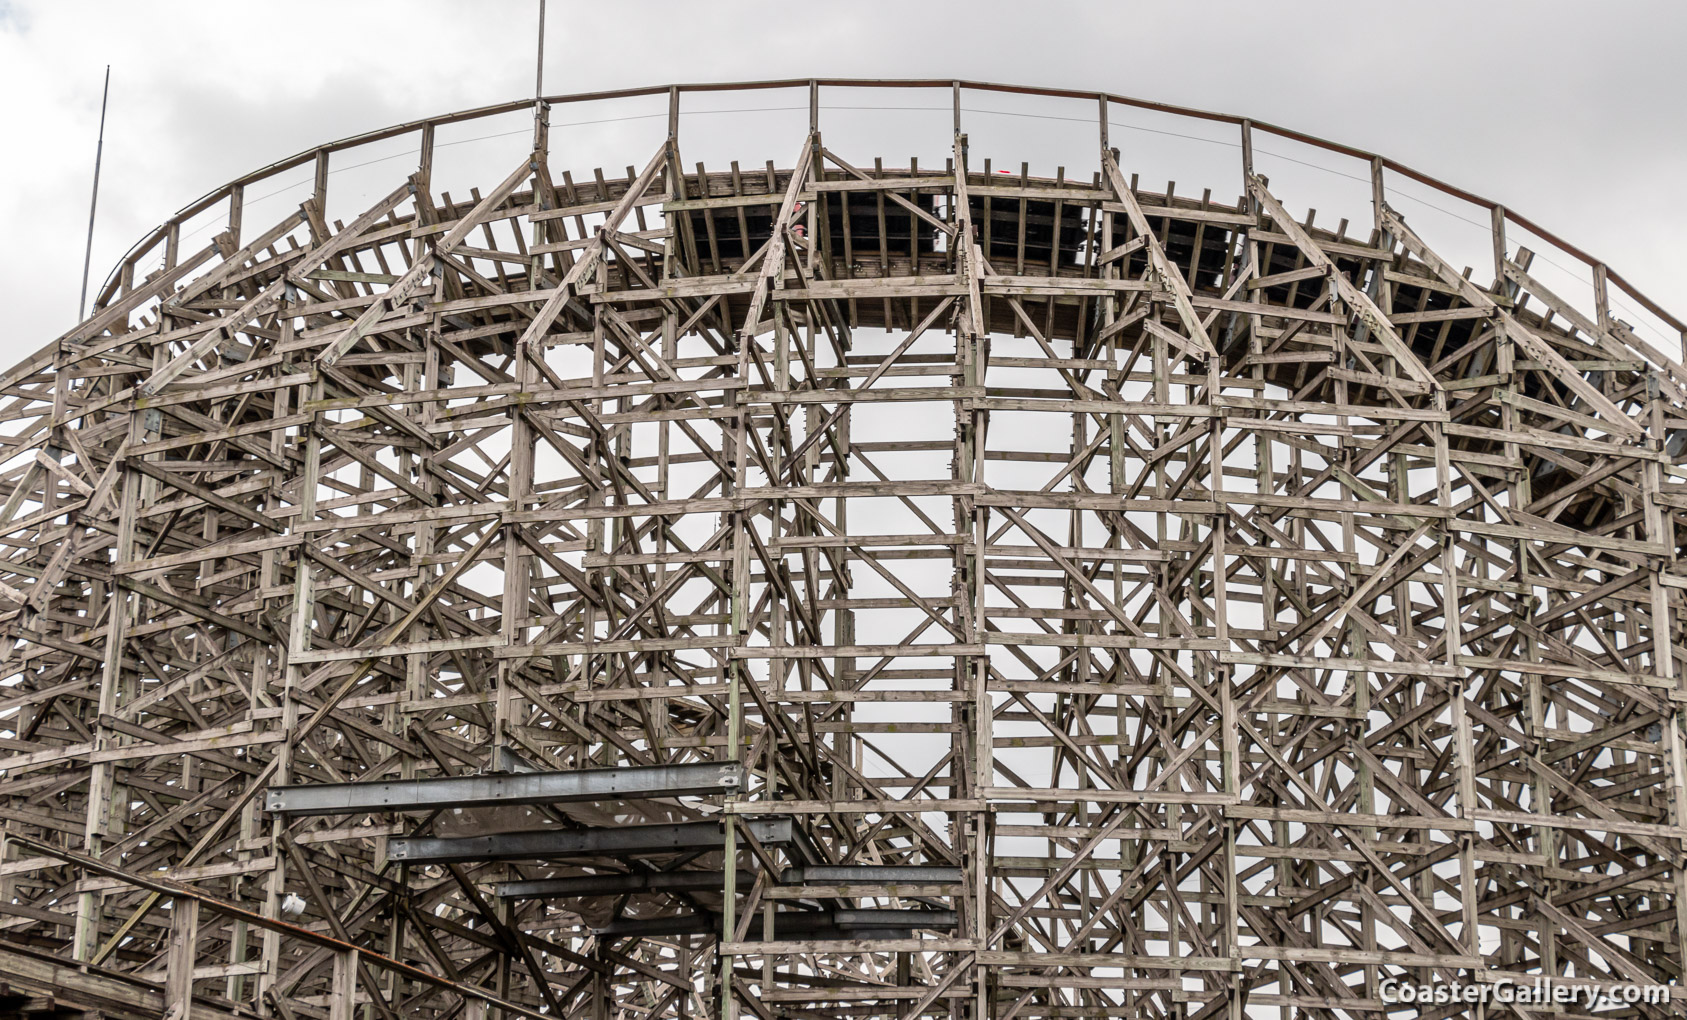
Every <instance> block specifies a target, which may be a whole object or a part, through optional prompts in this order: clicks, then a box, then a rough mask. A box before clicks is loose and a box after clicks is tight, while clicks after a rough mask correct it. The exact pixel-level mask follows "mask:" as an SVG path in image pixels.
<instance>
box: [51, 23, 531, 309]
mask: <svg viewBox="0 0 1687 1020" xmlns="http://www.w3.org/2000/svg"><path fill="white" fill-rule="evenodd" d="M541 2H542V0H541ZM110 98H111V65H110V64H107V65H105V88H104V89H103V90H102V91H101V93H100V140H99V142H98V143H97V144H96V145H95V146H94V197H92V198H90V199H89V200H88V245H87V247H86V248H84V249H83V251H82V296H81V297H79V298H77V299H76V321H77V322H81V321H82V317H83V316H84V315H86V314H87V307H88V267H89V265H90V264H91V263H92V262H93V259H94V211H95V210H97V209H98V208H99V205H100V157H101V156H103V155H104V154H105V104H106V101H107V100H108V99H110Z"/></svg>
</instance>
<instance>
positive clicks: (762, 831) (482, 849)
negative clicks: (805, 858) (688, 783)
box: [387, 818, 791, 864]
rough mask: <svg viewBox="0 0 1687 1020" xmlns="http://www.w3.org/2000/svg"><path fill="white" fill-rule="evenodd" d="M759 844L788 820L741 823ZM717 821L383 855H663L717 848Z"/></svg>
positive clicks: (515, 837) (477, 841)
mask: <svg viewBox="0 0 1687 1020" xmlns="http://www.w3.org/2000/svg"><path fill="white" fill-rule="evenodd" d="M741 824H744V825H748V826H749V828H750V831H751V832H752V833H754V834H755V837H756V839H757V840H758V841H760V842H761V843H763V844H784V843H789V842H790V841H791V820H790V819H789V818H769V819H760V820H757V821H749V822H743V823H741ZM721 839H722V832H721V825H720V823H719V822H681V823H679V824H677V825H634V826H629V827H626V828H620V829H611V828H601V829H540V830H538V831H534V832H506V833H500V834H498V835H494V836H461V837H455V838H450V839H442V838H438V837H433V836H411V837H408V838H395V839H392V840H390V841H389V842H388V843H387V856H388V857H390V858H392V859H393V860H395V861H409V862H411V863H440V864H443V863H446V862H450V861H507V860H522V859H528V858H547V857H582V856H597V855H604V856H611V857H613V856H616V855H619V854H633V855H636V854H640V853H668V852H670V851H674V850H717V849H719V848H720V846H721Z"/></svg>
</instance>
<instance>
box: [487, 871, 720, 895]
mask: <svg viewBox="0 0 1687 1020" xmlns="http://www.w3.org/2000/svg"><path fill="white" fill-rule="evenodd" d="M725 879H726V876H725V874H724V873H722V872H719V871H668V872H664V871H655V872H651V871H641V872H636V873H634V874H630V875H579V876H576V877H573V878H540V879H534V880H532V881H529V882H500V883H498V886H497V893H498V898H499V899H505V900H536V899H543V898H545V897H547V896H622V895H625V894H627V893H636V892H691V891H695V890H698V889H719V888H721V885H722V883H723V882H724V881H725Z"/></svg>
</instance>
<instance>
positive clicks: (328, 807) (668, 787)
mask: <svg viewBox="0 0 1687 1020" xmlns="http://www.w3.org/2000/svg"><path fill="white" fill-rule="evenodd" d="M743 784H744V768H743V766H742V765H739V764H737V763H736V762H704V763H700V764H694V765H649V766H641V767H631V766H629V767H627V768H618V769H586V770H582V771H573V772H518V773H503V774H493V775H480V776H441V777H438V778H435V779H407V780H397V781H394V782H387V783H316V784H310V785H305V786H272V787H270V790H269V796H268V797H267V798H266V799H265V803H264V806H265V807H266V808H267V809H268V810H270V811H272V812H274V813H276V814H281V815H356V814H366V813H369V812H375V811H428V810H433V809H436V808H451V807H475V806H478V805H483V804H557V803H563V802H567V801H578V800H629V799H635V798H641V797H684V796H693V795H699V794H711V793H729V792H731V791H734V790H737V789H739V788H740V787H742V786H743Z"/></svg>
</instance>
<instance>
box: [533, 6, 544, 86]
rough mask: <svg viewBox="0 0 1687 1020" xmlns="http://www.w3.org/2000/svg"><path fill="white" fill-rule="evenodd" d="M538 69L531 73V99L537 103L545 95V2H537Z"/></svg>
mask: <svg viewBox="0 0 1687 1020" xmlns="http://www.w3.org/2000/svg"><path fill="white" fill-rule="evenodd" d="M537 64H538V67H537V69H536V70H535V71H534V73H533V99H534V101H535V102H537V101H538V100H539V99H541V98H542V97H543V96H544V95H545V0H539V59H538V61H537Z"/></svg>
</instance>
